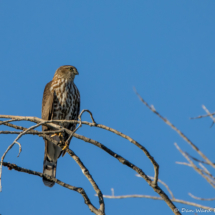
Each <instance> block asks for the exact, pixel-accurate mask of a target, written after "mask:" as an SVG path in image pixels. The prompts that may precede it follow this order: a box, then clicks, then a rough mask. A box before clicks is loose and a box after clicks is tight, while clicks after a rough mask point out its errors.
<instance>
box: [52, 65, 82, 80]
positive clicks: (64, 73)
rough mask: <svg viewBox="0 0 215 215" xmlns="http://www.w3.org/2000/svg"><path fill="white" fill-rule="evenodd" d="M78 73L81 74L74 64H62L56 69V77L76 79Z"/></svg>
mask: <svg viewBox="0 0 215 215" xmlns="http://www.w3.org/2000/svg"><path fill="white" fill-rule="evenodd" d="M76 75H79V73H78V70H77V69H76V68H75V67H74V66H70V65H66V66H61V67H59V68H58V69H57V70H56V72H55V74H54V78H65V79H70V80H74V78H75V76H76Z"/></svg>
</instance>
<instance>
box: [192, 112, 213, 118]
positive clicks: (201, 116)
mask: <svg viewBox="0 0 215 215" xmlns="http://www.w3.org/2000/svg"><path fill="white" fill-rule="evenodd" d="M210 115H215V112H214V113H211V114H206V115H200V116H196V117H191V118H190V119H200V118H203V117H208V116H210Z"/></svg>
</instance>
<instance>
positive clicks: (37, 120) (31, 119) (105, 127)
mask: <svg viewBox="0 0 215 215" xmlns="http://www.w3.org/2000/svg"><path fill="white" fill-rule="evenodd" d="M84 111H87V112H88V110H84ZM89 112H90V111H89ZM90 113H91V112H90ZM91 114H92V113H91ZM79 116H80V115H79ZM0 118H13V119H16V121H25V120H26V121H31V122H35V123H39V124H40V123H43V124H45V125H46V126H50V127H52V128H54V129H56V128H57V129H62V127H61V126H59V125H56V124H53V123H58V122H69V123H77V124H80V123H81V124H85V125H89V126H93V127H98V128H102V129H105V130H107V131H110V132H113V133H115V134H117V135H119V136H121V137H123V138H125V139H127V140H129V141H130V142H131V143H133V144H134V145H136V146H137V147H138V148H140V149H141V150H142V151H143V152H144V153H145V155H146V156H147V157H148V158H149V160H150V161H151V163H152V164H153V167H154V171H155V175H154V181H153V183H154V184H155V185H156V184H157V180H158V174H159V165H158V163H157V162H156V161H155V160H154V158H153V157H152V156H151V155H150V153H149V152H148V150H147V149H146V148H145V147H144V146H142V145H141V144H139V143H138V142H137V141H135V140H134V139H132V138H131V137H129V136H127V135H125V134H123V133H121V132H119V131H117V130H115V129H113V128H110V127H108V126H105V125H102V124H96V123H95V121H94V119H93V118H92V120H93V121H94V122H93V123H90V122H86V121H77V120H49V121H45V120H42V119H40V118H38V117H29V116H27V117H22V116H13V115H0ZM65 131H66V132H67V133H68V134H70V135H71V134H72V131H70V130H68V129H65ZM72 135H73V134H72ZM73 136H75V134H74V135H73Z"/></svg>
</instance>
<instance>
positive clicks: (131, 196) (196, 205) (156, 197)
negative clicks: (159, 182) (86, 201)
mask: <svg viewBox="0 0 215 215" xmlns="http://www.w3.org/2000/svg"><path fill="white" fill-rule="evenodd" d="M103 197H104V198H108V199H127V198H146V199H154V200H163V199H162V198H161V197H158V196H150V195H136V194H134V195H121V196H113V195H111V196H110V195H103ZM171 201H173V202H177V203H181V204H185V205H190V206H194V207H197V208H202V209H205V210H210V211H214V208H211V207H208V206H204V205H200V204H196V203H194V202H188V201H184V200H181V199H176V198H174V199H171Z"/></svg>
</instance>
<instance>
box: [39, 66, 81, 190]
mask: <svg viewBox="0 0 215 215" xmlns="http://www.w3.org/2000/svg"><path fill="white" fill-rule="evenodd" d="M76 75H79V73H78V70H77V69H76V68H75V67H74V66H71V65H64V66H61V67H59V68H58V69H57V70H56V72H55V74H54V77H53V79H52V81H50V82H49V83H48V84H46V86H45V89H44V93H43V99H42V119H43V120H77V119H78V116H79V113H80V93H79V90H78V88H77V87H76V85H75V83H74V79H75V76H76ZM58 124H59V125H61V126H63V127H65V128H67V129H69V130H71V131H74V130H75V128H76V123H58ZM42 130H43V131H50V130H51V129H50V128H49V127H47V126H46V125H43V126H42ZM49 136H50V137H51V138H53V139H54V140H56V141H58V142H59V141H63V142H66V140H68V138H69V135H68V134H67V133H66V132H63V134H62V133H60V134H59V133H58V134H54V135H53V134H52V135H51V134H49ZM44 141H45V154H44V161H43V174H46V175H48V176H51V177H54V178H55V177H56V168H57V160H58V158H59V157H60V156H61V155H62V156H64V155H65V153H66V152H65V150H63V149H65V148H66V146H65V147H63V149H62V148H61V147H59V146H57V145H55V144H54V143H52V142H51V141H49V140H47V139H44ZM70 141H71V139H70V140H69V143H68V145H67V147H68V146H69V144H70ZM43 183H44V184H45V185H46V186H48V187H53V186H54V184H55V182H54V181H50V180H48V179H47V178H45V177H43Z"/></svg>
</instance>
